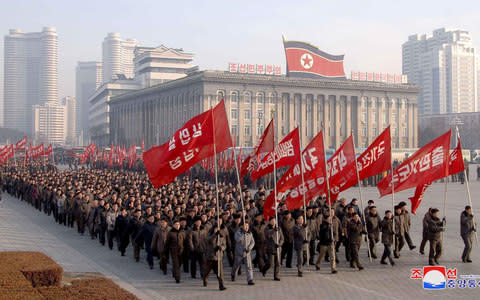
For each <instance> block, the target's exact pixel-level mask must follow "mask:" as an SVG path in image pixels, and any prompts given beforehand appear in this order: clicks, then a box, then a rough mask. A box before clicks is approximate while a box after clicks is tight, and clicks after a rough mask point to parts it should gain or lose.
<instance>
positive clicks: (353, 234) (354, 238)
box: [347, 219, 364, 244]
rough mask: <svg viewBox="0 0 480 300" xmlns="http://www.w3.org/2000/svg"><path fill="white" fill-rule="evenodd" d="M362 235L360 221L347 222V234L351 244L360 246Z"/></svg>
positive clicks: (362, 230)
mask: <svg viewBox="0 0 480 300" xmlns="http://www.w3.org/2000/svg"><path fill="white" fill-rule="evenodd" d="M362 233H364V229H363V224H362V222H361V221H358V222H355V220H353V219H352V220H350V222H348V225H347V234H348V240H349V242H350V243H351V244H361V242H362Z"/></svg>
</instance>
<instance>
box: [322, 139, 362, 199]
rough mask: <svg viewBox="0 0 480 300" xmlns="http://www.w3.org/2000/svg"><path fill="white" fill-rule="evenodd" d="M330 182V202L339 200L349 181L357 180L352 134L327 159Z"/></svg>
mask: <svg viewBox="0 0 480 300" xmlns="http://www.w3.org/2000/svg"><path fill="white" fill-rule="evenodd" d="M327 173H328V175H327V176H328V178H329V179H328V183H329V184H330V202H331V203H333V202H334V201H335V200H337V197H338V195H339V194H340V192H341V191H343V190H345V189H346V188H345V186H346V184H347V183H348V182H349V181H352V180H354V181H356V179H357V169H356V167H355V148H354V146H353V136H351V135H350V137H348V138H347V139H346V140H345V142H344V143H343V145H342V146H340V148H339V149H338V150H337V152H335V154H333V156H332V157H330V159H329V160H328V161H327Z"/></svg>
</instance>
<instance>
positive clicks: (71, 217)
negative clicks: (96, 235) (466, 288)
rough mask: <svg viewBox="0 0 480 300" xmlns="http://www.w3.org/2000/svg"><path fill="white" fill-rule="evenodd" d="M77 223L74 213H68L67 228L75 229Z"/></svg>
mask: <svg viewBox="0 0 480 300" xmlns="http://www.w3.org/2000/svg"><path fill="white" fill-rule="evenodd" d="M74 222H75V216H74V215H73V213H70V212H69V213H67V226H68V227H72V228H73V223H74Z"/></svg>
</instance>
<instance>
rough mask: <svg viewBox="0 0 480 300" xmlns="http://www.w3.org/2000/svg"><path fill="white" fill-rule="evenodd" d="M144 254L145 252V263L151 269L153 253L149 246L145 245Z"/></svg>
mask: <svg viewBox="0 0 480 300" xmlns="http://www.w3.org/2000/svg"><path fill="white" fill-rule="evenodd" d="M145 252H147V262H148V265H149V266H150V268H153V253H152V248H150V245H147V244H145Z"/></svg>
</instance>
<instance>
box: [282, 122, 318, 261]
mask: <svg viewBox="0 0 480 300" xmlns="http://www.w3.org/2000/svg"><path fill="white" fill-rule="evenodd" d="M297 127H298V124H297ZM298 141H299V144H300V149H301V148H302V135H301V131H300V132H299V135H298ZM274 160H275V159H274ZM300 174H301V175H302V189H304V188H305V178H304V175H303V156H302V151H301V150H300ZM300 193H301V194H302V198H303V218H304V219H305V225H307V203H306V199H305V192H303V193H302V192H301V191H300ZM305 229H306V230H305V233H306V234H305V235H306V237H307V241H308V226H306V227H305ZM308 261H310V247H308V248H307V262H308Z"/></svg>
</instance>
